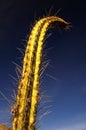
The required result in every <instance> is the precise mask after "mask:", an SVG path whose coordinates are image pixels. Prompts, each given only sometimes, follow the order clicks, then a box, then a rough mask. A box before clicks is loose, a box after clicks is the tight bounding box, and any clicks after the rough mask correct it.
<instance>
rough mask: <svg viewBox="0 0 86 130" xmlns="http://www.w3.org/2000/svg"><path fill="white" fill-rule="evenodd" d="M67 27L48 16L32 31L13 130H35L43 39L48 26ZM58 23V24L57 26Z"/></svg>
mask: <svg viewBox="0 0 86 130" xmlns="http://www.w3.org/2000/svg"><path fill="white" fill-rule="evenodd" d="M52 23H53V25H54V26H57V25H58V26H61V27H63V28H66V27H68V23H67V22H65V21H64V20H63V19H61V18H59V17H56V16H50V17H47V18H43V19H41V20H39V21H38V22H37V23H36V24H35V26H34V27H33V29H32V32H31V35H30V38H29V40H28V44H27V47H26V51H25V56H24V60H23V69H22V76H21V79H20V82H19V86H18V94H17V98H16V104H15V111H14V113H15V114H14V119H13V124H12V129H13V130H35V129H36V127H35V122H36V110H37V105H38V94H39V82H40V81H39V71H40V63H41V56H42V46H43V39H44V37H45V34H46V31H47V29H48V27H49V26H52ZM57 23H58V24H57Z"/></svg>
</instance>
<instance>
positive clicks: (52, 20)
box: [28, 16, 68, 130]
mask: <svg viewBox="0 0 86 130" xmlns="http://www.w3.org/2000/svg"><path fill="white" fill-rule="evenodd" d="M52 25H56V26H61V27H64V28H67V27H68V23H67V22H66V21H64V20H63V19H61V18H59V17H54V16H51V17H48V18H46V22H45V24H44V25H43V27H42V29H41V30H40V36H39V39H38V47H37V52H36V64H35V72H34V81H33V90H32V96H31V108H30V109H31V110H30V119H29V120H30V122H29V124H30V125H29V126H28V130H34V125H35V122H36V114H37V113H36V112H37V104H38V95H39V84H40V81H39V78H40V76H39V75H40V64H41V58H42V48H43V40H44V37H45V35H46V32H47V30H48V28H49V27H52Z"/></svg>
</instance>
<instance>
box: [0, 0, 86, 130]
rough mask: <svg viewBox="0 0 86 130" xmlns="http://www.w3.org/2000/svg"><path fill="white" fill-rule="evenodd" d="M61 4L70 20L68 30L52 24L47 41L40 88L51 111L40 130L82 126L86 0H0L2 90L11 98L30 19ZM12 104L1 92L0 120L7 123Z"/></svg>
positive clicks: (85, 119)
mask: <svg viewBox="0 0 86 130" xmlns="http://www.w3.org/2000/svg"><path fill="white" fill-rule="evenodd" d="M52 6H53V8H52V11H51V15H54V14H55V13H56V12H57V11H58V9H60V8H61V11H60V12H59V14H58V15H59V16H60V17H62V18H64V19H65V20H67V21H69V22H71V23H72V28H71V29H70V30H68V31H64V30H57V29H51V30H50V31H49V32H50V33H52V35H51V37H49V38H48V39H47V40H46V42H47V44H46V49H49V48H52V49H49V50H48V51H47V57H48V59H49V60H50V65H49V66H48V68H47V69H46V71H45V73H44V77H43V84H42V91H43V92H44V91H46V95H49V96H51V98H50V99H47V98H46V100H52V102H51V103H48V104H47V105H52V107H51V108H49V110H50V111H52V113H50V114H49V115H47V116H46V117H45V118H44V119H43V120H42V121H41V125H40V128H39V129H40V130H57V129H58V130H86V36H85V35H86V13H85V12H86V4H85V1H84V0H82V1H81V0H76V1H75V0H71V1H67V0H65V1H63V0H58V1H57V0H31V1H29V0H24V1H23V0H21V1H20V0H18V1H17V0H1V1H0V91H1V92H2V93H3V94H4V95H5V96H6V97H7V98H8V99H9V100H10V99H12V95H13V92H12V91H13V90H16V88H17V85H16V82H15V81H14V80H12V78H11V77H10V76H9V74H11V75H12V76H15V77H17V76H16V72H15V65H14V64H13V63H12V62H16V63H18V64H21V61H22V54H20V52H19V51H18V50H17V48H24V45H26V39H27V36H29V34H30V30H31V26H32V25H34V21H35V20H38V19H39V18H42V17H43V16H44V15H45V16H46V14H48V13H49V10H50V8H51V7H52ZM46 12H47V13H46ZM9 113H10V104H9V103H8V102H7V101H6V99H4V97H3V96H2V95H0V122H1V123H5V124H6V125H10V123H11V117H10V114H9Z"/></svg>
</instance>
